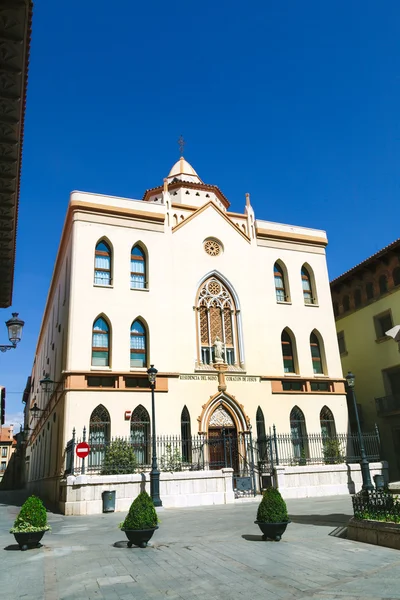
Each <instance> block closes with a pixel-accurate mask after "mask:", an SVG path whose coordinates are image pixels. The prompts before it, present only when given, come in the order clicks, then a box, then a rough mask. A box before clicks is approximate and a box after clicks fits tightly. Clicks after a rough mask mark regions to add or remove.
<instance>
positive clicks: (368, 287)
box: [365, 281, 374, 300]
mask: <svg viewBox="0 0 400 600" xmlns="http://www.w3.org/2000/svg"><path fill="white" fill-rule="evenodd" d="M365 291H366V294H367V299H368V300H372V299H373V297H374V284H373V283H372V281H368V283H367V284H366V285H365Z"/></svg>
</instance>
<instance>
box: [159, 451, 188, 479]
mask: <svg viewBox="0 0 400 600" xmlns="http://www.w3.org/2000/svg"><path fill="white" fill-rule="evenodd" d="M182 463H183V458H182V455H181V453H180V452H179V449H178V448H174V450H173V449H172V446H171V444H167V445H166V448H165V454H163V455H162V456H161V457H160V470H161V471H171V473H176V472H177V471H182Z"/></svg>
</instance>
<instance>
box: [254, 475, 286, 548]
mask: <svg viewBox="0 0 400 600" xmlns="http://www.w3.org/2000/svg"><path fill="white" fill-rule="evenodd" d="M255 523H257V525H258V526H259V528H260V529H261V531H262V532H263V540H266V539H267V538H271V539H273V540H275V541H276V542H279V540H280V539H281V537H282V535H283V534H284V532H285V530H286V527H287V525H288V523H290V521H289V515H288V512H287V507H286V502H285V501H284V499H283V498H282V496H281V494H280V492H279V490H277V489H275V488H273V487H270V488H267V489H266V490H265V492H264V493H263V497H262V500H261V502H260V504H259V506H258V510H257V521H255Z"/></svg>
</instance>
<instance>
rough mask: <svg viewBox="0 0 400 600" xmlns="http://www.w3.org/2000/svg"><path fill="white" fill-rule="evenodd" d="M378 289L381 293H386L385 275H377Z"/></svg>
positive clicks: (386, 282)
mask: <svg viewBox="0 0 400 600" xmlns="http://www.w3.org/2000/svg"><path fill="white" fill-rule="evenodd" d="M379 291H380V293H381V294H386V292H387V291H388V281H387V277H386V275H381V276H380V277H379Z"/></svg>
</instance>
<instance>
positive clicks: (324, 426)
mask: <svg viewBox="0 0 400 600" xmlns="http://www.w3.org/2000/svg"><path fill="white" fill-rule="evenodd" d="M319 420H320V423H321V433H322V437H324V438H332V437H335V436H336V427H335V419H334V418H333V414H332V411H331V410H330V409H329V408H328V407H327V406H324V407H323V409H322V410H321V412H320V415H319Z"/></svg>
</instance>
